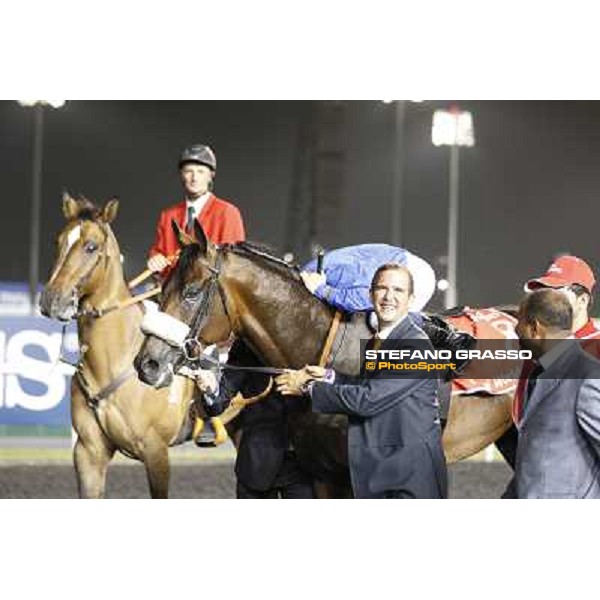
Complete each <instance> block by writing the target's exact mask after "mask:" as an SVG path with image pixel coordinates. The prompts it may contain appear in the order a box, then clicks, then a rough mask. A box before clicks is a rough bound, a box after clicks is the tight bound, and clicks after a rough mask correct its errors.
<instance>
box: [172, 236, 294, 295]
mask: <svg viewBox="0 0 600 600" xmlns="http://www.w3.org/2000/svg"><path fill="white" fill-rule="evenodd" d="M220 248H221V249H222V250H224V251H225V252H233V253H234V254H237V255H238V256H244V257H246V258H249V259H252V260H253V261H254V262H256V259H258V260H259V261H260V262H261V263H262V264H264V265H265V266H267V267H268V268H269V269H270V270H272V271H275V272H276V273H278V274H279V275H283V276H285V277H290V276H291V277H292V279H294V280H297V281H299V280H300V275H299V267H298V265H296V264H291V263H288V262H287V261H285V260H284V259H283V258H281V257H279V256H276V255H275V252H274V250H273V249H272V248H271V247H270V246H267V245H266V244H260V243H257V242H238V243H237V244H223V245H221V246H220ZM200 256H202V247H201V246H200V244H189V245H187V246H184V247H183V248H182V250H181V254H180V255H179V260H178V261H177V268H175V269H174V270H173V272H172V273H171V275H175V276H176V277H177V282H176V285H177V287H178V289H183V286H184V285H185V281H184V274H185V273H187V272H188V269H190V268H192V265H193V264H194V263H195V262H196V260H197V259H198V258H200Z"/></svg>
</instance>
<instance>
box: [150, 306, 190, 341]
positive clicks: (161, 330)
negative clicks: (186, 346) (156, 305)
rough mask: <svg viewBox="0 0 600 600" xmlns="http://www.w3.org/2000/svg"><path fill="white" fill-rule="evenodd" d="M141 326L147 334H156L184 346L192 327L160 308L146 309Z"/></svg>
mask: <svg viewBox="0 0 600 600" xmlns="http://www.w3.org/2000/svg"><path fill="white" fill-rule="evenodd" d="M141 327H142V331H143V332H144V333H145V334H146V335H155V336H156V337H158V338H160V339H161V340H164V341H165V342H167V344H170V345H171V346H177V347H180V346H183V342H184V341H185V340H186V339H187V338H188V336H189V333H190V328H189V327H188V326H187V325H186V324H185V323H183V322H182V321H180V320H179V319H176V318H175V317H172V316H171V315H168V314H166V313H164V312H162V311H160V310H156V311H154V310H152V311H146V314H145V315H144V319H143V320H142V325H141Z"/></svg>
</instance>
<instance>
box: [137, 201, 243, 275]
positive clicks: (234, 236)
mask: <svg viewBox="0 0 600 600" xmlns="http://www.w3.org/2000/svg"><path fill="white" fill-rule="evenodd" d="M186 212H187V209H186V203H185V200H184V201H182V202H179V203H178V204H175V205H173V206H170V207H169V208H166V209H165V210H163V211H162V212H161V213H160V217H159V219H158V225H157V228H156V237H155V240H154V244H153V245H152V247H151V248H150V252H149V253H148V256H149V257H152V256H154V255H155V254H162V255H164V256H166V257H167V258H168V257H171V256H173V255H174V254H175V253H176V252H177V251H178V250H179V243H178V242H177V238H176V237H175V233H174V232H173V228H172V226H171V221H172V220H174V221H176V222H177V224H178V225H179V226H180V227H181V228H182V229H183V228H184V227H185V220H186ZM196 218H197V219H198V221H199V222H200V225H202V229H204V233H206V236H207V237H208V239H209V240H210V241H211V242H213V243H214V244H235V243H236V242H243V241H244V240H245V239H246V234H245V231H244V223H243V221H242V215H241V214H240V211H239V209H238V208H237V207H236V206H234V205H233V204H231V203H230V202H227V201H226V200H221V199H220V198H217V197H216V196H215V195H214V194H211V195H210V196H209V198H208V200H207V201H206V203H205V204H204V207H203V208H202V211H201V212H200V214H199V215H198V216H197V217H196ZM171 268H172V267H169V268H167V269H165V270H164V271H162V272H161V275H162V276H163V277H166V276H167V275H168V274H169V272H170V270H171Z"/></svg>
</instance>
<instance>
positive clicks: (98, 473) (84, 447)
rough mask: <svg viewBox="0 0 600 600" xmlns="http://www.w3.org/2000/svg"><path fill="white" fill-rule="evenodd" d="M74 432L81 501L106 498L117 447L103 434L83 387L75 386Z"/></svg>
mask: <svg viewBox="0 0 600 600" xmlns="http://www.w3.org/2000/svg"><path fill="white" fill-rule="evenodd" d="M71 413H72V420H73V429H74V430H75V433H76V434H77V441H76V442H75V447H74V448H73V462H74V464H75V473H76V476H77V487H78V489H79V497H80V498H102V497H103V496H104V487H105V484H106V470H107V468H108V463H109V462H110V459H111V458H112V457H113V455H114V453H115V448H114V446H112V444H111V443H110V441H109V440H108V439H106V436H105V435H104V434H103V433H102V430H101V429H100V426H99V425H98V421H97V420H96V416H95V414H94V412H93V410H92V409H91V408H90V407H89V406H88V405H87V404H86V402H85V399H84V398H83V396H82V394H81V392H80V391H79V388H77V387H75V386H74V387H73V390H72V400H71Z"/></svg>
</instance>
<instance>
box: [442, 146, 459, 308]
mask: <svg viewBox="0 0 600 600" xmlns="http://www.w3.org/2000/svg"><path fill="white" fill-rule="evenodd" d="M459 159H460V146H459V145H458V144H452V145H451V146H450V177H449V191H448V195H449V203H448V284H449V285H448V289H447V290H446V298H445V303H446V308H452V307H453V306H456V305H457V304H458V290H457V283H458V276H457V273H458V268H457V266H458V190H459Z"/></svg>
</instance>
